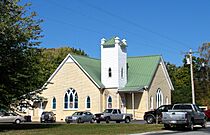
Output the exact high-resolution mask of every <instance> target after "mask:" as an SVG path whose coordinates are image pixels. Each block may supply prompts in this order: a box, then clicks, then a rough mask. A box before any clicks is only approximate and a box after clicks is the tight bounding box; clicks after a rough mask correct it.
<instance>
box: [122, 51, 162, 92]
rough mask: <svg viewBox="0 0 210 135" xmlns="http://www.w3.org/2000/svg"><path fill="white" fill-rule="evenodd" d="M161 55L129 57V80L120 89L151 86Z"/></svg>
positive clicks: (126, 89)
mask: <svg viewBox="0 0 210 135" xmlns="http://www.w3.org/2000/svg"><path fill="white" fill-rule="evenodd" d="M160 60H161V56H160V55H155V56H143V57H129V58H128V59H127V62H128V82H127V84H126V86H125V87H124V88H122V89H120V90H119V91H133V90H134V91H139V90H142V89H143V88H144V87H145V86H147V87H149V86H150V84H151V82H152V79H153V76H154V74H155V72H156V69H157V67H158V64H159V63H160Z"/></svg>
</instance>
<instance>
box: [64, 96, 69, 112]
mask: <svg viewBox="0 0 210 135" xmlns="http://www.w3.org/2000/svg"><path fill="white" fill-rule="evenodd" d="M64 108H65V109H68V94H67V93H66V94H65V97H64Z"/></svg>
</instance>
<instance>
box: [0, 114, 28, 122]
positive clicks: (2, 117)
mask: <svg viewBox="0 0 210 135" xmlns="http://www.w3.org/2000/svg"><path fill="white" fill-rule="evenodd" d="M24 121H25V119H24V117H23V116H21V115H18V114H17V113H15V112H1V113H0V123H14V124H20V123H21V122H24Z"/></svg>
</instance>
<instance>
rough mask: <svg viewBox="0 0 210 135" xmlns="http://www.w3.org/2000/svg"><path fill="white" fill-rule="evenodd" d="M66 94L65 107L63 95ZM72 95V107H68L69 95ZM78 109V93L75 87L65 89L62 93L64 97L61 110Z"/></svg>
mask: <svg viewBox="0 0 210 135" xmlns="http://www.w3.org/2000/svg"><path fill="white" fill-rule="evenodd" d="M66 95H67V108H66V107H65V105H66V99H65V96H66ZM71 95H72V96H73V101H72V104H73V107H72V108H70V103H71V102H70V96H71ZM76 96H77V108H75V103H76V100H75V99H76ZM78 109H79V98H78V94H77V92H76V90H75V89H73V88H69V89H68V90H66V92H65V93H64V97H63V110H78Z"/></svg>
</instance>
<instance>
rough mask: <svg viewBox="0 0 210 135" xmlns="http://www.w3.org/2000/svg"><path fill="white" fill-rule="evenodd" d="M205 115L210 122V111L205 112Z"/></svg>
mask: <svg viewBox="0 0 210 135" xmlns="http://www.w3.org/2000/svg"><path fill="white" fill-rule="evenodd" d="M204 113H205V115H206V117H207V119H208V120H210V109H208V110H206V111H204Z"/></svg>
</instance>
